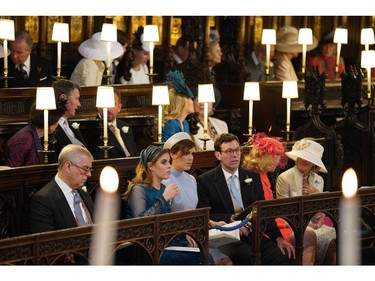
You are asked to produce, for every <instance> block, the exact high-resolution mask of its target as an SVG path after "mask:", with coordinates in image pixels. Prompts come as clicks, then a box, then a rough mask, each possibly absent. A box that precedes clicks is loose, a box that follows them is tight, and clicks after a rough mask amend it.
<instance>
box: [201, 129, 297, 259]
mask: <svg viewBox="0 0 375 281" xmlns="http://www.w3.org/2000/svg"><path fill="white" fill-rule="evenodd" d="M214 153H215V156H216V158H217V159H218V160H219V161H220V164H219V165H218V166H217V167H216V168H213V169H212V170H210V171H208V172H205V173H203V174H202V175H200V176H198V177H197V184H198V205H197V208H203V207H211V210H210V218H211V219H212V220H214V221H225V222H227V223H230V222H233V221H234V219H233V216H234V215H235V214H236V213H240V212H242V211H243V210H244V208H246V207H248V206H250V205H251V204H252V203H254V202H255V201H258V200H264V193H263V188H262V183H261V181H260V177H259V174H257V173H254V172H252V171H248V170H245V169H243V168H241V167H240V159H241V148H240V142H239V140H238V138H237V136H236V135H233V134H221V135H219V136H218V137H217V138H216V140H215V152H214ZM249 179H251V181H250V182H249ZM250 232H251V228H248V227H246V226H243V227H241V228H240V236H241V241H240V242H238V243H231V244H228V245H225V246H222V247H219V250H220V251H221V252H223V253H225V254H226V255H228V256H229V258H230V259H231V260H232V262H233V264H234V265H237V264H242V265H245V264H248V265H249V264H251V263H252V258H251V236H250ZM265 233H266V234H267V236H268V237H269V238H266V237H265V236H263V237H262V239H261V245H260V249H261V255H262V256H261V261H262V264H264V265H291V264H293V263H294V261H293V259H295V250H294V247H293V246H292V245H291V244H290V243H289V242H287V241H285V239H284V238H283V236H282V234H281V233H280V230H279V228H278V227H277V225H276V222H275V221H274V220H272V221H270V222H269V223H268V224H267V230H266V232H265Z"/></svg>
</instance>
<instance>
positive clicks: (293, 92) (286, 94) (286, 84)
mask: <svg viewBox="0 0 375 281" xmlns="http://www.w3.org/2000/svg"><path fill="white" fill-rule="evenodd" d="M282 97H283V99H286V98H291V99H293V98H298V86H297V81H283V94H282Z"/></svg>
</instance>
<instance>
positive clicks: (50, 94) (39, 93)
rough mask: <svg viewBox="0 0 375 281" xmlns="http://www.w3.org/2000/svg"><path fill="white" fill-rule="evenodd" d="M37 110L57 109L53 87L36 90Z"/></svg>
mask: <svg viewBox="0 0 375 281" xmlns="http://www.w3.org/2000/svg"><path fill="white" fill-rule="evenodd" d="M36 109H38V110H44V109H47V110H52V109H56V98H55V90H54V89H53V87H38V88H36Z"/></svg>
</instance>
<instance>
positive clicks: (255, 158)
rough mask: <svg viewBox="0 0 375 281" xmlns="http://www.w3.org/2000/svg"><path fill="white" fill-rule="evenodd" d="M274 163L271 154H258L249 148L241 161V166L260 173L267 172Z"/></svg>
mask: <svg viewBox="0 0 375 281" xmlns="http://www.w3.org/2000/svg"><path fill="white" fill-rule="evenodd" d="M274 165H275V164H274V160H273V155H272V154H260V153H259V151H258V150H256V149H251V150H250V152H249V154H247V155H246V156H245V157H244V160H243V163H242V167H243V168H245V169H247V170H251V171H257V172H261V173H267V172H268V171H270V170H271V169H272V168H273V167H274Z"/></svg>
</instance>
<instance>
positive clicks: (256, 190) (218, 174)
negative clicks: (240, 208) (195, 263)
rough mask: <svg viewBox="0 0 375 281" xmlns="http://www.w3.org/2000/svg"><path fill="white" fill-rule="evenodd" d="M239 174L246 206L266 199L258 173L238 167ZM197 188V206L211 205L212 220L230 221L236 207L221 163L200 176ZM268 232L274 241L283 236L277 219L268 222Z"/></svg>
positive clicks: (243, 200)
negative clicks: (249, 181)
mask: <svg viewBox="0 0 375 281" xmlns="http://www.w3.org/2000/svg"><path fill="white" fill-rule="evenodd" d="M238 174H239V180H240V185H241V196H242V202H243V204H244V207H245V208H246V207H248V206H250V205H251V204H253V203H254V202H255V201H259V200H265V199H264V193H263V187H262V183H261V181H260V176H259V174H258V173H255V172H252V171H249V170H245V169H243V168H238ZM246 178H251V179H252V182H251V183H250V184H247V183H246V182H245V179H246ZM197 188H198V205H197V208H204V207H211V210H210V218H211V219H212V220H214V221H226V222H228V223H229V222H230V218H231V216H232V215H233V214H234V207H233V203H232V199H231V196H230V192H229V189H228V185H227V182H226V180H225V177H224V173H223V170H222V168H221V165H218V166H217V167H216V168H214V169H212V170H210V171H208V172H205V173H203V174H202V175H200V176H198V177H197ZM266 234H267V235H268V236H269V237H270V238H271V239H272V240H274V241H275V239H276V238H277V237H282V235H281V233H280V230H279V228H278V227H277V225H276V222H275V220H271V221H270V222H269V223H268V225H267V230H266Z"/></svg>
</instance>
